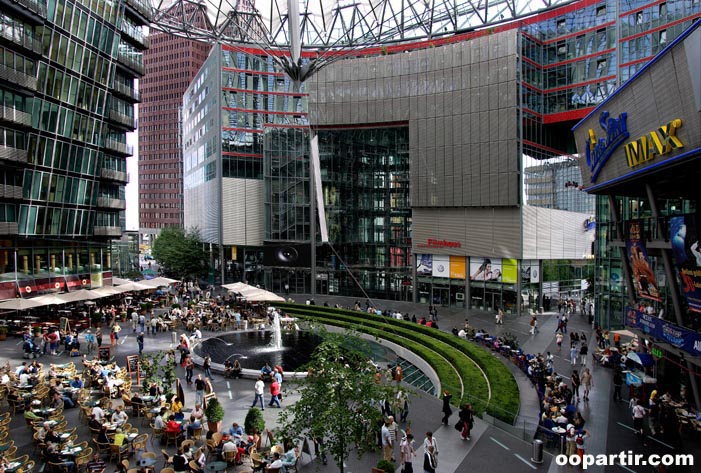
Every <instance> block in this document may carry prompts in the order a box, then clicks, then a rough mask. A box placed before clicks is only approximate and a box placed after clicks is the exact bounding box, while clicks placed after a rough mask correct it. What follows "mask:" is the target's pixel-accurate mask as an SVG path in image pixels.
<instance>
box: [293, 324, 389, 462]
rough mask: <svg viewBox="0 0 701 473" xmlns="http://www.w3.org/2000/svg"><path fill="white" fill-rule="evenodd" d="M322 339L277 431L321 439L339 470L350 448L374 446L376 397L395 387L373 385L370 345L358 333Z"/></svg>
mask: <svg viewBox="0 0 701 473" xmlns="http://www.w3.org/2000/svg"><path fill="white" fill-rule="evenodd" d="M323 338H324V339H323V341H322V342H321V344H319V346H318V347H317V348H316V350H315V351H314V353H313V354H312V357H311V361H310V362H309V365H308V368H309V375H308V376H307V377H306V378H304V379H303V380H301V381H300V384H299V387H298V388H297V392H298V393H299V394H300V399H299V401H297V402H296V403H295V404H294V405H293V406H292V407H289V408H288V409H286V410H285V411H283V412H282V413H281V414H280V418H279V423H280V429H279V430H280V431H281V432H282V434H283V435H284V436H285V437H286V438H301V437H303V436H306V437H310V438H312V439H323V443H324V449H325V450H326V451H327V452H328V453H330V454H331V455H332V456H333V458H334V461H335V462H336V465H337V466H338V468H339V471H340V472H341V473H343V468H344V466H343V465H344V462H345V461H346V460H347V459H348V456H349V455H350V451H351V450H352V449H355V450H356V452H357V454H358V456H359V457H360V456H361V455H362V454H363V453H365V452H366V451H367V450H368V449H369V448H372V447H373V445H374V442H373V440H374V434H375V429H379V428H380V427H379V426H380V425H381V422H382V413H381V412H380V409H379V402H378V401H380V400H382V399H392V398H393V397H394V396H396V388H395V387H394V386H392V384H393V383H391V382H390V383H389V385H383V384H376V383H375V380H374V373H375V368H374V366H373V365H371V364H370V363H369V356H368V355H366V354H367V353H370V352H369V350H368V346H367V344H365V343H364V342H363V341H362V340H361V339H359V338H358V337H357V336H354V335H352V334H346V335H339V334H330V333H326V334H324V335H323ZM351 347H352V348H351Z"/></svg>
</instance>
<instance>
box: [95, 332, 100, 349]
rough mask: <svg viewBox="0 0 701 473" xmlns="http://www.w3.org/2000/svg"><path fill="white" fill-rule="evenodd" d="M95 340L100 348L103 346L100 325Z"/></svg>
mask: <svg viewBox="0 0 701 473" xmlns="http://www.w3.org/2000/svg"><path fill="white" fill-rule="evenodd" d="M95 342H96V343H97V347H98V348H100V347H101V346H102V329H101V328H100V327H97V329H95Z"/></svg>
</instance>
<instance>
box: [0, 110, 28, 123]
mask: <svg viewBox="0 0 701 473" xmlns="http://www.w3.org/2000/svg"><path fill="white" fill-rule="evenodd" d="M0 120H5V121H10V122H13V123H17V124H20V125H24V126H32V116H31V115H30V114H28V113H27V112H23V111H22V110H17V109H16V108H10V107H4V106H0Z"/></svg>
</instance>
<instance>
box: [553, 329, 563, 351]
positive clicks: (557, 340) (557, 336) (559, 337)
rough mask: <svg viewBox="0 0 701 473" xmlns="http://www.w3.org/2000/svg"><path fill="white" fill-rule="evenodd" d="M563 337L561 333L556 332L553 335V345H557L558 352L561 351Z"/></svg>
mask: <svg viewBox="0 0 701 473" xmlns="http://www.w3.org/2000/svg"><path fill="white" fill-rule="evenodd" d="M563 338H564V337H563V336H562V332H557V333H556V334H555V343H557V351H558V352H560V351H562V339H563Z"/></svg>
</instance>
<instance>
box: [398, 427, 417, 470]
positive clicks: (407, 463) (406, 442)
mask: <svg viewBox="0 0 701 473" xmlns="http://www.w3.org/2000/svg"><path fill="white" fill-rule="evenodd" d="M413 443H414V435H413V434H411V433H409V434H406V437H404V439H402V442H401V443H400V444H399V457H400V462H401V465H402V471H404V473H414V466H413V464H412V462H413V461H414V458H415V457H416V451H415V450H414V445H413Z"/></svg>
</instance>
